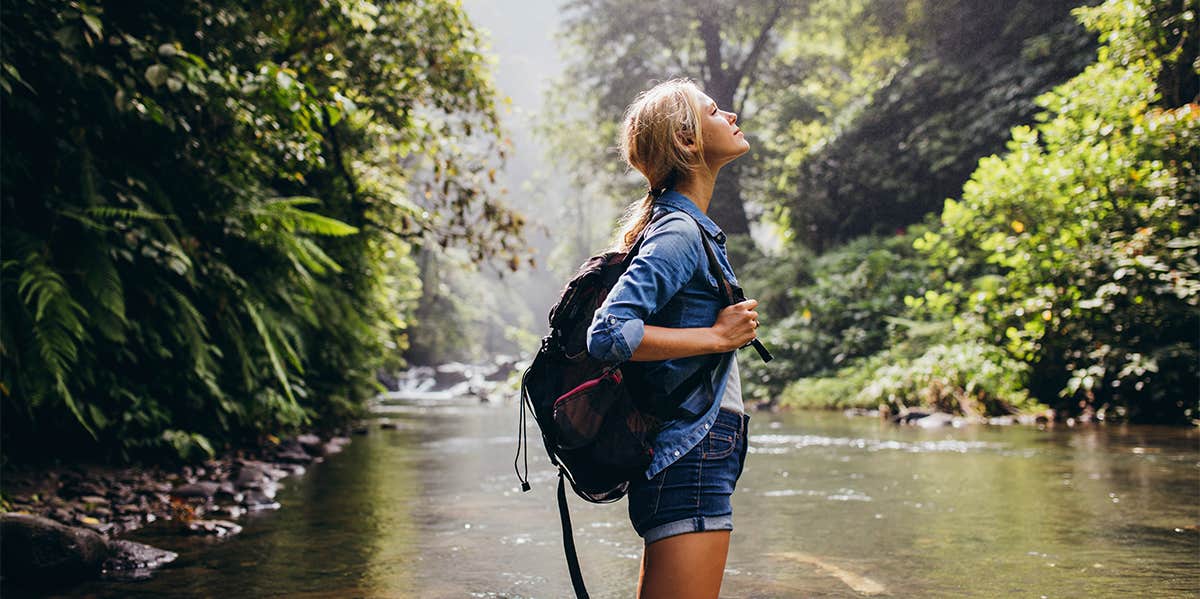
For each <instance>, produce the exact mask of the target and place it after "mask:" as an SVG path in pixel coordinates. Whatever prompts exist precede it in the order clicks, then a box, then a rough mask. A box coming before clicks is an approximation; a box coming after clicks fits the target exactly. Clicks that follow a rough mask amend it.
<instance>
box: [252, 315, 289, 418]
mask: <svg viewBox="0 0 1200 599" xmlns="http://www.w3.org/2000/svg"><path fill="white" fill-rule="evenodd" d="M242 305H243V306H245V307H246V314H248V315H249V316H250V320H251V322H253V323H254V328H255V329H257V330H258V335H259V337H261V338H262V340H263V345H264V346H265V347H266V348H267V357H268V358H269V359H270V361H271V368H272V370H274V371H275V377H276V378H277V379H279V384H280V385H282V386H283V392H284V393H286V394H287V397H288V399H290V400H291V401H292V404H293V405H294V406H295V407H299V403H297V402H296V396H295V395H293V394H292V385H291V383H290V382H288V378H287V371H285V370H284V368H283V363H282V362H281V361H280V360H279V353H278V352H277V351H275V343H274V342H272V341H271V334H270V331H268V330H267V327H266V325H265V324H263V320H262V316H260V315H259V313H258V308H256V307H254V303H253V302H251V301H250V300H248V299H243V300H242Z"/></svg>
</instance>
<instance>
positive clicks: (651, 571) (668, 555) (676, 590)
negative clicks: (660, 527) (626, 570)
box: [637, 530, 729, 599]
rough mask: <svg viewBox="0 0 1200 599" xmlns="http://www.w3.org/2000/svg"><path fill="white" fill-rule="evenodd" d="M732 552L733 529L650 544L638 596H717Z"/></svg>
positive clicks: (649, 598)
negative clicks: (730, 545)
mask: <svg viewBox="0 0 1200 599" xmlns="http://www.w3.org/2000/svg"><path fill="white" fill-rule="evenodd" d="M728 556H729V531H728V530H707V531H704V532H692V533H687V534H681V535H675V536H673V537H667V538H665V539H662V540H660V541H656V542H654V543H651V544H649V545H647V546H646V549H645V551H644V552H643V553H642V571H641V573H640V574H639V575H638V594H637V596H638V599H717V596H718V595H719V594H720V592H721V579H722V578H724V576H725V559H726V558H727V557H728Z"/></svg>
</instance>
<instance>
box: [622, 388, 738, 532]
mask: <svg viewBox="0 0 1200 599" xmlns="http://www.w3.org/2000/svg"><path fill="white" fill-rule="evenodd" d="M749 422H750V416H749V415H746V414H738V413H736V412H731V411H729V410H724V409H722V410H720V412H719V413H718V414H717V420H716V422H714V423H713V426H712V429H710V430H709V431H708V434H707V435H705V437H704V439H702V440H701V441H700V443H698V444H697V445H696V447H694V448H692V450H691V451H689V452H687V453H686V454H684V455H682V456H680V458H679V459H678V460H675V462H674V463H672V464H671V465H670V466H667V467H666V468H665V469H663V471H662V472H659V473H658V474H656V475H654V477H653V478H651V479H649V480H646V479H639V480H635V481H634V482H633V484H632V485H630V488H629V521H630V522H632V523H633V528H634V530H636V531H637V533H638V535H639V536H641V537H642V539H643V540H645V543H646V544H647V545H649V544H650V543H653V542H655V541H657V540H659V539H664V538H666V537H670V536H674V535H678V534H683V533H689V532H701V531H705V530H733V507H732V505H731V503H730V498H731V497H732V495H733V489H734V487H735V486H736V485H737V481H738V478H740V477H741V476H742V467H743V466H744V465H745V462H746V447H747V432H748V431H749V428H748V424H749Z"/></svg>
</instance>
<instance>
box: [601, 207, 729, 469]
mask: <svg viewBox="0 0 1200 599" xmlns="http://www.w3.org/2000/svg"><path fill="white" fill-rule="evenodd" d="M654 210H655V211H656V213H657V211H663V210H665V211H668V212H672V213H676V214H667V215H666V216H664V217H662V218H660V219H659V220H658V221H657V222H655V223H654V224H653V225H652V228H651V229H649V230H648V231H647V233H646V237H645V241H643V242H642V248H641V250H640V251H639V252H638V254H637V256H635V257H634V259H633V260H632V261H631V262H630V264H629V268H628V269H627V270H626V271H625V273H624V274H622V275H621V277H620V278H619V279H618V280H617V282H616V284H615V285H613V288H612V289H611V290H610V291H609V294H608V297H607V298H606V299H605V300H604V303H603V304H601V305H600V307H599V308H598V309H597V310H596V313H595V315H594V317H593V318H592V324H591V326H590V327H589V328H588V339H587V346H588V353H589V354H591V355H592V357H594V358H597V359H600V360H607V361H611V362H625V361H628V360H629V358H630V357H631V356H632V355H633V352H634V351H636V350H637V347H638V345H639V344H641V342H642V336H643V334H644V333H645V325H654V326H661V327H670V328H692V327H709V326H712V324H713V323H714V322H716V321H717V314H718V313H719V312H720V311H721V309H722V308H724V307H725V305H726V304H725V300H724V298H723V297H722V296H721V294H720V293H719V292H718V287H717V280H716V279H715V278H714V277H713V275H712V273H711V272H709V267H708V257H707V255H706V254H705V251H704V246H703V245H702V242H701V240H700V235H701V229H703V234H704V235H708V240H709V245H710V247H712V250H713V253H714V254H715V255H716V257H717V262H718V263H719V264H720V265H721V269H722V271H724V274H725V278H726V279H727V280H728V281H729V282H730V283H732V284H736V283H737V278H735V277H734V275H733V268H732V267H730V265H729V258H728V256H727V255H726V253H725V234H724V233H723V232H721V228H720V227H718V226H717V224H716V223H714V222H713V221H712V219H710V218H708V216H707V215H705V214H704V213H703V212H701V211H700V209H699V208H698V207H697V206H696V204H695V203H693V202H692V201H691V200H690V199H688V198H687V196H684V195H683V194H680V193H678V192H676V191H675V190H670V191H667V192H666V193H665V194H663V196H662V197H660V198H658V199H657V200H656V201H655V206H654ZM688 215H690V216H691V217H692V218H688ZM693 218H694V219H695V220H693ZM696 223H699V224H700V226H699V227H697V226H696ZM732 356H733V352H728V353H725V354H721V359H720V361H719V362H718V363H717V367H716V368H715V369H713V372H712V375H711V376H709V377H704V380H703V381H702V382H701V384H700V385H699V386H698V387H696V388H695V389H694V390H693V391H692V392H691V393H690V394H689V395H688V396H687V397H686V398H685V399H684V400H683V403H682V404H681V405H680V408H681V409H682V410H683V411H684V412H685V413H688V414H689V415H687V416H684V417H680V418H676V419H673V420H669V421H667V422H665V423H664V424H663V428H662V429H661V430H660V432H659V433H658V435H657V436H656V437H655V440H654V444H653V449H654V457H653V459H652V460H651V462H650V466H649V468H647V469H646V478H651V477H653V476H654V475H655V474H658V473H659V472H660V471H662V470H663V469H664V468H666V467H667V466H670V465H671V464H672V463H673V462H674V461H675V460H676V459H678V458H679V457H680V456H682V455H683V454H685V453H687V452H688V451H690V450H691V449H692V448H693V447H695V446H696V445H697V444H698V443H700V441H701V440H702V439H703V438H704V436H705V435H706V434H708V429H709V428H710V427H712V424H713V422H714V421H715V420H716V419H717V412H718V411H720V408H721V400H720V398H721V396H722V395H723V394H724V392H725V378H726V374H727V372H728V369H729V365H730V363H731V358H732ZM711 361H712V357H711V355H706V356H691V357H687V358H678V359H673V360H661V361H651V362H629V363H628V364H627V365H626V366H624V367H623V368H627V369H640V372H639V373H638V374H639V378H640V379H641V380H644V381H646V382H647V384H650V385H654V386H655V387H656V389H654V390H655V391H658V392H663V393H667V392H670V391H672V390H674V389H675V388H676V387H677V386H678V385H679V384H680V383H682V382H683V381H684V380H686V379H687V378H688V377H689V376H691V375H692V374H694V373H695V372H696V371H697V370H698V369H700V368H703V367H705V365H707V364H710V363H711Z"/></svg>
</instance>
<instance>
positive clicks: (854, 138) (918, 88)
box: [765, 0, 1094, 251]
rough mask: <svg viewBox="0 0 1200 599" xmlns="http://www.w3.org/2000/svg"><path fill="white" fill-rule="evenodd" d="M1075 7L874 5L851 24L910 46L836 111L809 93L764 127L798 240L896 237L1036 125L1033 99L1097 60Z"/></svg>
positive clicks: (1063, 2) (978, 2)
mask: <svg viewBox="0 0 1200 599" xmlns="http://www.w3.org/2000/svg"><path fill="white" fill-rule="evenodd" d="M1079 4H1081V2H1080V1H1079V0H1055V1H1053V2H1044V1H1032V0H1017V1H1010V2H993V1H985V0H953V1H939V2H929V1H914V2H909V3H908V5H909V7H908V9H907V10H906V11H904V13H903V16H902V15H900V14H898V13H899V11H897V10H883V9H884V8H887V3H882V2H875V3H868V4H867V7H866V8H865V9H863V11H862V14H861V16H860V17H859V18H858V19H856V20H855V21H851V22H849V23H848V24H847V25H848V26H850V27H852V28H856V29H861V30H865V31H867V32H869V31H870V28H871V27H875V28H878V29H879V30H881V31H884V32H888V33H890V34H892V35H894V36H897V37H899V38H900V39H902V40H904V42H903V44H896V45H894V46H893V47H894V48H895V49H896V51H897V52H899V56H897V57H894V58H893V60H890V61H887V60H885V61H883V62H882V63H881V65H880V66H882V67H884V68H879V67H876V70H875V73H876V77H877V79H876V85H874V86H872V87H869V88H860V89H862V91H863V92H864V93H863V94H862V96H861V97H860V98H855V99H852V100H849V101H846V100H843V101H842V102H841V103H840V105H839V104H835V105H834V106H832V107H826V106H825V104H823V103H822V102H821V101H820V100H821V98H820V97H817V98H816V99H815V100H813V101H808V102H804V101H801V100H803V99H804V97H806V96H812V94H811V93H805V92H803V91H802V92H801V98H798V99H797V100H796V101H792V102H789V103H784V104H781V105H780V110H778V111H776V112H775V114H774V115H772V118H771V119H768V121H769V122H771V123H779V126H778V128H777V129H776V130H775V132H773V133H772V134H771V135H770V139H771V140H772V141H771V142H770V143H772V144H774V145H777V146H781V147H778V149H777V151H776V152H775V154H774V156H775V157H777V158H776V160H775V161H774V164H768V165H767V166H766V167H765V172H766V173H767V175H768V177H771V178H773V181H774V183H775V189H776V190H777V192H778V193H777V196H778V197H780V198H781V200H782V201H781V202H780V203H779V207H780V208H781V210H782V212H783V217H784V219H783V220H784V222H785V223H786V224H787V225H788V226H789V227H790V228H791V230H792V232H793V233H794V235H795V237H796V238H797V239H798V240H800V241H801V242H802V243H805V244H806V245H808V246H809V247H811V248H813V249H815V250H817V251H824V250H826V249H828V248H830V247H832V246H833V245H836V244H839V243H843V242H845V241H848V240H850V239H852V238H854V237H856V236H859V235H864V234H869V233H884V234H893V233H895V232H896V231H897V230H898V229H903V228H904V227H906V226H908V225H910V224H912V223H915V222H918V221H920V220H921V219H922V218H924V216H925V215H926V214H929V213H931V212H935V211H936V210H937V209H938V207H939V206H940V204H941V202H942V200H943V199H945V198H946V197H951V196H954V195H956V194H957V192H958V190H959V189H961V187H962V184H963V183H964V182H965V181H966V180H967V178H968V177H969V176H970V174H971V172H972V171H973V170H974V168H975V164H976V162H977V161H978V160H979V158H981V157H983V156H987V155H989V154H992V153H995V152H997V151H1000V150H1002V149H1003V147H1004V141H1005V139H1006V136H1007V133H1008V130H1009V128H1010V127H1012V126H1014V125H1017V124H1022V123H1029V122H1031V119H1032V118H1033V115H1034V114H1035V113H1036V111H1037V106H1036V105H1035V104H1034V102H1033V98H1035V97H1036V96H1037V95H1038V94H1040V93H1042V92H1044V91H1046V90H1047V89H1049V88H1050V87H1052V86H1053V85H1055V84H1057V83H1059V82H1061V81H1063V80H1065V79H1067V78H1069V77H1071V76H1072V75H1074V74H1076V73H1078V72H1079V71H1081V70H1082V69H1083V68H1084V67H1085V66H1086V65H1087V64H1088V62H1089V60H1091V58H1092V54H1093V50H1094V42H1093V40H1092V38H1091V37H1090V36H1089V35H1087V33H1086V32H1085V31H1084V29H1083V28H1082V27H1081V26H1079V24H1078V23H1077V22H1076V21H1075V20H1074V19H1073V18H1071V16H1070V14H1069V11H1070V9H1071V8H1073V7H1074V6H1077V5H1079ZM868 9H869V10H868ZM843 22H844V23H845V21H843ZM861 33H862V31H855V30H854V29H851V30H850V31H849V32H847V33H846V34H845V35H847V36H850V39H853V36H854V35H856V34H861ZM817 72H818V73H820V71H819V70H818V71H817ZM804 76H809V75H808V74H807V73H806V74H805V75H804ZM823 81H826V80H823ZM833 85H836V83H834V84H833ZM800 89H803V88H800ZM814 106H815V107H816V108H817V109H814ZM831 108H832V110H830V109H831ZM797 138H801V139H799V140H797ZM774 140H779V141H774Z"/></svg>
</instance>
